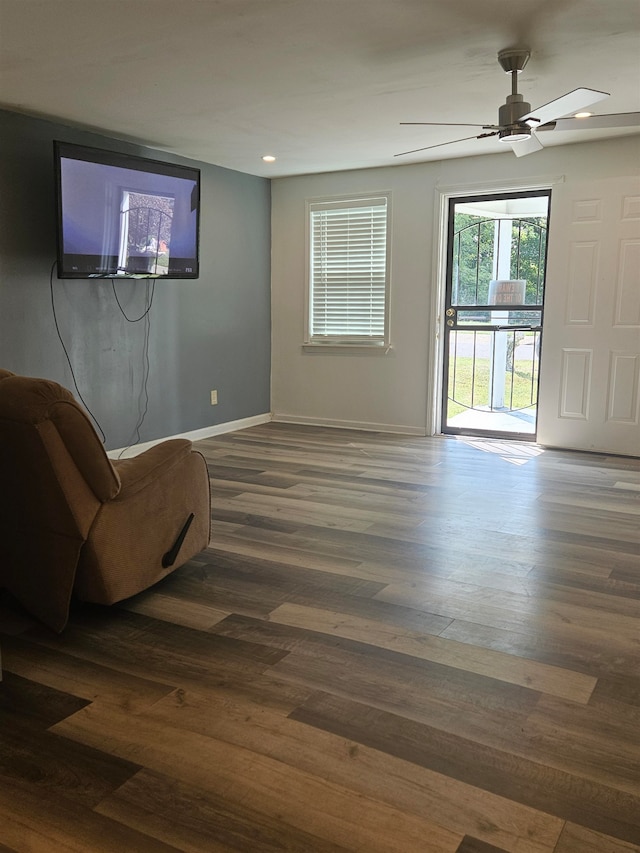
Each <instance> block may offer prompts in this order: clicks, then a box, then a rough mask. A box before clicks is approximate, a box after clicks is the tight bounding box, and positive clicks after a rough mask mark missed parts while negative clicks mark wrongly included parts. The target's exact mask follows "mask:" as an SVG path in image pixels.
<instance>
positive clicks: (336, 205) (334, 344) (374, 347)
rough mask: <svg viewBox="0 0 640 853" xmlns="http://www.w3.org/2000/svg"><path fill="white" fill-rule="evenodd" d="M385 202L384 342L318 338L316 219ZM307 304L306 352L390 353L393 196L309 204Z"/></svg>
mask: <svg viewBox="0 0 640 853" xmlns="http://www.w3.org/2000/svg"><path fill="white" fill-rule="evenodd" d="M381 200H384V204H383V205H382V204H381V205H380V206H384V207H385V208H386V235H385V274H384V306H383V309H384V329H383V336H382V338H373V337H371V336H369V335H348V334H346V333H344V334H335V335H317V336H314V335H313V334H312V328H313V325H312V319H313V318H312V311H313V293H312V289H313V234H312V231H313V224H312V221H313V220H312V216H313V213H314V211H317V210H331V209H334V210H335V209H344V210H349V209H353V208H357V207H365V206H367V202H370V203H371V204H375V203H376V202H380V201H381ZM305 266H306V270H305V300H304V302H305V304H304V341H303V348H304V349H305V350H315V351H319V350H327V349H339V350H348V351H352V352H356V351H357V352H363V353H386V352H388V351H389V349H390V332H389V317H390V311H389V301H390V290H391V287H390V284H391V192H390V191H388V190H384V191H381V192H369V193H355V194H350V195H343V196H325V197H317V198H309V199H306V200H305Z"/></svg>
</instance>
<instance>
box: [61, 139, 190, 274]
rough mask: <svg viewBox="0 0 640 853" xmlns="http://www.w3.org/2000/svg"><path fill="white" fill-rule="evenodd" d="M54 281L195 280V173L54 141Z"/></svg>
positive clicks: (185, 167)
mask: <svg viewBox="0 0 640 853" xmlns="http://www.w3.org/2000/svg"><path fill="white" fill-rule="evenodd" d="M54 158H55V168H56V190H57V204H58V206H57V210H58V217H57V238H58V264H57V266H58V278H105V277H112V276H113V277H116V276H117V277H124V278H156V277H162V276H164V277H165V278H171V279H173V278H177V279H182V278H197V277H198V275H199V265H198V257H199V254H198V243H199V220H200V171H199V170H198V169H194V168H191V167H188V166H181V165H176V164H173V163H163V162H160V161H156V160H148V159H145V158H142V157H133V156H130V155H128V154H119V153H117V152H114V151H102V150H99V149H97V148H86V147H83V146H79V145H73V144H71V143H66V142H56V143H54Z"/></svg>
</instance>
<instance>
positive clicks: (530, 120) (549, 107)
mask: <svg viewBox="0 0 640 853" xmlns="http://www.w3.org/2000/svg"><path fill="white" fill-rule="evenodd" d="M608 97H609V93H608V92H598V91H597V90H596V89H574V90H573V92H567V94H566V95H562V97H560V98H556V100H555V101H549V103H548V104H543V106H541V107H537V108H536V109H535V110H531V112H530V113H527V114H526V115H524V116H522V118H521V119H520V121H524V122H527V124H534V125H539V124H548V123H549V122H550V121H555V120H556V119H558V118H561V117H562V116H566V115H567V114H568V113H577V112H578V111H579V110H582V109H584V108H585V107H588V106H590V105H591V104H596V103H597V102H598V101H602V100H604V99H605V98H608Z"/></svg>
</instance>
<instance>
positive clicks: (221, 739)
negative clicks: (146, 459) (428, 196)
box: [0, 424, 640, 853]
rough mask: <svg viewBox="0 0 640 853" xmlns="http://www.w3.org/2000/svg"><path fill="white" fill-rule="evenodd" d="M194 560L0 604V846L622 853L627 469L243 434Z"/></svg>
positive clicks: (208, 852)
mask: <svg viewBox="0 0 640 853" xmlns="http://www.w3.org/2000/svg"><path fill="white" fill-rule="evenodd" d="M197 447H198V448H199V449H200V450H201V451H202V452H203V453H204V455H205V457H206V459H207V462H208V465H209V470H210V476H211V492H212V505H213V510H212V513H213V516H212V523H213V532H212V538H211V543H210V547H209V548H208V549H206V550H205V551H204V552H202V553H201V554H200V555H198V557H197V558H196V559H194V560H192V561H190V562H189V563H188V564H187V565H185V566H183V567H181V568H180V569H178V570H177V571H176V572H174V573H173V574H172V575H171V576H170V577H168V578H166V579H165V580H164V581H163V582H162V583H160V584H158V585H157V586H156V587H154V588H153V589H151V590H148V591H147V592H145V593H143V594H141V595H139V596H136V597H135V598H133V599H130V600H128V601H125V602H122V603H121V604H120V605H116V606H114V607H112V608H100V607H95V606H88V605H82V604H79V603H76V604H74V608H73V612H72V617H71V620H70V623H69V626H68V628H67V629H66V630H65V632H64V633H63V634H62V635H60V636H58V635H55V634H52V633H51V632H49V631H48V630H47V629H45V628H43V627H42V626H39V625H38V624H36V623H35V622H33V620H31V619H30V618H29V617H28V616H26V615H25V614H24V613H22V612H21V611H20V609H19V607H18V606H17V605H16V604H15V603H14V602H12V601H11V600H10V599H9V597H8V596H7V595H4V596H2V597H0V646H1V649H2V662H3V678H4V680H3V681H2V683H1V684H0V851H3V853H4V851H13V852H14V853H27V851H29V853H41V852H42V853H52V851H53V853H55V852H56V851H68V850H72V851H82V853H87V851H109V853H113V852H114V851H118V853H119V851H135V852H136V853H138V851H142V853H146V851H154V853H155V851H158V853H160V852H161V851H165V850H166V851H169V850H173V851H175V850H180V851H202V853H216V852H217V851H241V853H263V851H299V853H325V851H327V853H328V851H332V853H334V851H360V853H414V851H415V853H504V852H505V851H510V853H632V851H636V853H637V851H640V460H638V459H629V458H619V457H604V456H599V455H590V454H582V453H571V452H562V451H552V450H544V451H543V450H542V449H541V448H538V447H536V446H535V445H530V444H518V443H509V442H502V441H489V440H463V439H453V438H449V439H445V438H414V437H403V436H396V435H384V434H376V433H360V432H354V431H346V430H330V429H321V428H314V427H302V426H287V425H282V424H268V425H264V426H258V427H253V428H250V429H246V430H242V431H238V432H236V433H231V434H228V435H222V436H218V437H215V438H210V439H207V440H205V441H202V442H199V443H198V444H197Z"/></svg>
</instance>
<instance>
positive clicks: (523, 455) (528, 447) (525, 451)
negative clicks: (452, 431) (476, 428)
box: [456, 436, 544, 465]
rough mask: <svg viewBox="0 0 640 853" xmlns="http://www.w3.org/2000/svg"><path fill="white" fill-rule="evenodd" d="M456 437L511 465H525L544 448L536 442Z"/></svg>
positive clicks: (542, 451)
mask: <svg viewBox="0 0 640 853" xmlns="http://www.w3.org/2000/svg"><path fill="white" fill-rule="evenodd" d="M456 439H457V441H461V442H462V443H463V444H467V445H468V446H469V447H475V448H476V450H482V451H483V452H484V453H494V454H495V455H497V456H500V457H501V458H502V459H504V461H505V462H510V463H511V464H512V465H526V464H527V462H530V461H531V460H532V459H535V457H536V456H540V454H541V453H544V448H543V447H540V446H539V445H537V444H524V443H522V444H520V443H516V442H510V441H501V440H500V439H493V438H469V436H456Z"/></svg>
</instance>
